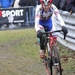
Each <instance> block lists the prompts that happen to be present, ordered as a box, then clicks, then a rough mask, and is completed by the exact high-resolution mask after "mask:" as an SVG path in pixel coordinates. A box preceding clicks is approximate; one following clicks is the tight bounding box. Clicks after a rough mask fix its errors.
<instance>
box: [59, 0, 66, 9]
mask: <svg viewBox="0 0 75 75" xmlns="http://www.w3.org/2000/svg"><path fill="white" fill-rule="evenodd" d="M66 4H67V0H60V9H61V10H65V7H66Z"/></svg>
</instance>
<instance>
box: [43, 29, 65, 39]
mask: <svg viewBox="0 0 75 75" xmlns="http://www.w3.org/2000/svg"><path fill="white" fill-rule="evenodd" d="M56 32H63V31H62V30H55V31H52V32H50V31H49V32H44V33H43V34H51V35H52V33H56ZM63 34H64V32H63ZM64 39H66V35H65V34H64Z"/></svg>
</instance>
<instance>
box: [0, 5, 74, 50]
mask: <svg viewBox="0 0 75 75" xmlns="http://www.w3.org/2000/svg"><path fill="white" fill-rule="evenodd" d="M59 12H60V14H61V16H62V18H63V20H64V21H65V24H66V27H67V29H68V34H67V37H66V40H64V39H63V34H62V33H59V34H58V35H59V36H58V41H59V42H60V43H61V44H63V45H64V46H66V47H68V48H70V49H72V50H75V47H74V46H75V35H74V33H75V14H74V13H73V14H72V15H70V14H69V12H67V11H62V10H59ZM34 15H35V7H33V6H26V7H21V8H11V9H10V8H9V9H0V25H1V24H6V23H8V24H12V23H13V24H15V23H22V24H21V25H22V26H31V25H33V26H34ZM56 25H57V26H56V28H57V29H60V28H61V25H60V24H59V22H58V21H56Z"/></svg>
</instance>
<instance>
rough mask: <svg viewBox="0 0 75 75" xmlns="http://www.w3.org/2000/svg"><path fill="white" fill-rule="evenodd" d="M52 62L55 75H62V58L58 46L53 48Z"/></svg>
mask: <svg viewBox="0 0 75 75" xmlns="http://www.w3.org/2000/svg"><path fill="white" fill-rule="evenodd" d="M52 62H53V66H54V73H55V74H54V75H62V69H61V62H60V56H59V52H58V48H57V46H56V45H54V46H53V48H52Z"/></svg>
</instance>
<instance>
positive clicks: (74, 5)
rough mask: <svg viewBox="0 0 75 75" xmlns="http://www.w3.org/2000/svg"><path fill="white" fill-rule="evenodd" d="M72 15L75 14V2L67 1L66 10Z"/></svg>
mask: <svg viewBox="0 0 75 75" xmlns="http://www.w3.org/2000/svg"><path fill="white" fill-rule="evenodd" d="M65 9H66V10H67V11H69V12H70V13H72V12H74V13H75V0H67V4H66V8H65Z"/></svg>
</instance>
